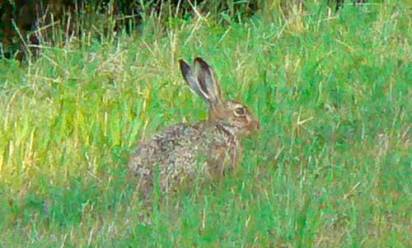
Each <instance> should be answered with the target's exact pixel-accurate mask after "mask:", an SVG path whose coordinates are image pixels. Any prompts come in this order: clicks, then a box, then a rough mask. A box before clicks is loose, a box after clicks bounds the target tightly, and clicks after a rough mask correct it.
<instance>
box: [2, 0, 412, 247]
mask: <svg viewBox="0 0 412 248" xmlns="http://www.w3.org/2000/svg"><path fill="white" fill-rule="evenodd" d="M272 20H273V21H272V22H269V20H268V19H267V18H265V17H264V16H262V15H257V16H255V17H253V18H251V19H250V20H248V21H246V22H243V23H235V22H234V23H229V24H226V25H221V24H218V22H217V21H215V20H214V19H213V18H209V17H202V18H194V19H186V20H182V19H171V20H170V22H169V24H168V26H169V28H168V29H160V28H158V26H157V25H156V21H155V19H153V18H152V19H148V20H146V23H145V26H144V29H143V32H142V33H141V34H136V35H134V36H126V35H124V36H120V37H119V38H118V39H117V40H108V41H105V40H100V41H95V40H93V39H89V38H87V37H84V38H83V39H82V40H80V42H81V43H82V46H78V45H77V44H78V43H77V42H72V43H68V44H66V45H65V46H64V47H62V48H58V47H49V48H45V49H44V52H43V54H42V55H41V56H40V57H39V58H38V59H37V60H36V61H32V62H30V63H28V64H27V65H20V64H19V63H18V62H16V61H13V60H3V61H0V79H1V80H0V216H1V218H0V247H27V246H31V247H57V246H67V247H85V246H93V247H94V246H98V247H112V246H113V247H128V246H132V247H134V246H141V247H146V246H149V247H150V246H155V247H170V246H177V247H192V246H205V247H206V246H207V247H209V246H215V247H220V246H223V247H242V246H246V247H282V246H283V247H285V246H286V247H313V246H314V247H339V246H344V247H359V246H362V247H363V246H365V247H410V246H412V234H411V233H412V205H411V202H412V152H411V151H412V145H411V142H412V140H411V139H412V137H411V132H412V131H411V127H412V114H411V113H412V101H411V100H410V99H412V90H411V89H412V88H411V84H412V62H411V61H412V47H411V41H412V34H411V32H410V30H411V28H412V19H411V15H410V8H409V9H408V5H406V4H403V3H395V2H388V3H386V4H370V5H367V6H363V7H352V6H349V5H348V6H346V7H345V8H343V9H342V10H341V11H340V12H339V14H337V15H328V14H327V10H326V9H325V8H324V6H323V7H322V6H320V5H318V4H313V5H309V6H308V9H307V11H306V14H305V15H304V16H301V15H296V13H291V14H289V16H288V19H282V18H273V19H272ZM195 56H203V57H204V58H205V59H206V60H207V61H209V62H210V63H211V64H212V65H214V67H215V70H216V71H217V74H218V76H219V78H220V80H221V82H222V85H223V88H224V92H225V94H226V96H227V97H229V98H236V99H239V100H241V101H242V102H244V103H246V104H247V105H248V106H250V108H251V109H252V110H253V111H254V112H255V113H256V115H257V116H258V118H259V119H260V121H261V131H260V133H259V134H258V135H256V136H255V137H251V138H249V139H246V140H244V142H243V143H244V147H245V154H244V155H245V156H244V159H243V162H242V166H241V169H240V171H239V173H238V174H237V175H229V176H227V177H225V178H224V180H222V181H219V182H214V183H210V185H206V186H202V187H200V186H199V185H195V186H194V187H193V188H192V189H191V190H186V191H183V192H179V193H178V194H175V195H155V196H154V200H153V202H152V204H153V205H152V208H151V210H148V209H147V207H146V206H144V205H143V204H142V201H141V199H139V197H138V195H137V194H136V193H135V191H134V185H133V184H132V183H131V182H130V181H129V180H128V178H127V168H126V167H127V159H128V154H129V153H130V152H131V151H132V150H133V149H134V148H135V145H136V144H137V142H138V140H139V139H140V138H142V137H150V136H151V135H152V134H154V133H155V132H156V130H159V129H162V128H164V127H166V126H168V125H171V124H173V123H178V122H182V121H186V122H194V121H197V120H199V119H204V118H206V106H205V104H204V103H203V102H202V101H201V100H200V99H198V98H197V97H196V96H194V95H193V94H192V93H191V92H190V90H189V89H188V87H186V86H185V83H184V82H183V80H182V78H181V75H180V72H179V71H178V64H177V60H178V59H179V58H185V59H192V58H193V57H195ZM147 211H150V213H149V216H150V219H151V224H148V223H145V222H142V221H141V219H142V217H141V215H142V214H143V213H145V212H147Z"/></svg>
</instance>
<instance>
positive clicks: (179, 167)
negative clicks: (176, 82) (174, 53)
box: [128, 58, 259, 194]
mask: <svg viewBox="0 0 412 248" xmlns="http://www.w3.org/2000/svg"><path fill="white" fill-rule="evenodd" d="M180 65H181V70H182V75H183V77H184V78H185V80H186V82H187V83H188V84H189V86H190V87H191V88H192V90H194V91H195V92H196V93H197V94H198V95H199V96H201V97H202V98H204V99H205V100H206V102H207V103H208V104H209V118H208V120H206V121H203V122H198V123H196V124H178V125H175V126H172V127H169V128H167V129H165V130H164V131H163V132H161V133H159V134H157V135H155V136H154V137H153V138H152V139H150V140H147V141H143V142H142V143H141V144H140V145H139V146H138V148H137V149H136V151H135V152H134V153H133V154H132V156H131V157H130V160H129V164H128V166H129V170H130V172H131V173H132V174H133V175H134V176H136V177H137V178H138V181H139V183H138V184H139V189H140V190H141V191H143V192H144V193H145V194H146V193H148V192H150V191H151V190H152V189H153V184H154V182H155V178H156V176H158V178H159V181H160V190H161V191H162V192H169V191H174V190H176V189H178V188H179V186H180V185H182V184H189V185H190V183H191V182H193V180H195V179H196V178H200V179H204V178H216V177H221V176H223V174H224V172H225V171H227V170H228V169H235V168H236V167H237V166H238V162H239V160H240V156H241V146H240V143H239V139H240V137H241V136H244V135H249V134H250V133H251V131H254V130H256V129H257V128H258V127H259V122H258V121H257V120H256V119H254V118H253V116H252V114H251V113H250V112H249V110H248V109H247V108H246V107H245V106H243V105H242V104H240V103H239V102H235V101H223V99H222V97H221V94H220V88H219V83H218V82H217V81H216V79H215V76H214V72H213V70H212V69H211V67H210V66H209V65H208V64H207V63H206V62H204V61H203V60H202V59H200V58H196V59H195V66H198V67H200V69H198V70H197V71H196V73H197V74H196V75H195V76H194V75H193V74H194V73H193V72H192V70H191V68H190V66H189V65H187V64H186V63H185V62H184V61H180ZM239 109H241V111H240V110H239ZM235 110H238V112H236V113H237V114H235ZM239 111H240V112H239Z"/></svg>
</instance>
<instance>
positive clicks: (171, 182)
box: [129, 122, 240, 191]
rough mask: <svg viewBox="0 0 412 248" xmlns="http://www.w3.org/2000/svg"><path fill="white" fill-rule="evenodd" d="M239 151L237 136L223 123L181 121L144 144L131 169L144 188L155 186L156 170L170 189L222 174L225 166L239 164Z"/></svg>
mask: <svg viewBox="0 0 412 248" xmlns="http://www.w3.org/2000/svg"><path fill="white" fill-rule="evenodd" d="M239 153H240V146H238V145H237V138H236V137H235V136H233V135H231V134H230V133H228V132H226V131H225V130H224V129H223V127H221V126H220V125H219V124H216V123H209V122H200V123H197V124H195V125H187V124H178V125H175V126H172V127H169V128H168V129H166V130H164V132H162V133H160V134H157V135H155V136H154V137H153V139H151V140H150V141H149V142H147V143H143V144H142V145H140V146H139V148H138V149H137V150H136V152H135V153H134V154H133V156H132V158H131V160H130V162H129V168H130V169H131V171H132V172H133V173H134V174H135V175H136V176H137V177H139V178H140V182H139V183H140V186H141V187H142V189H143V190H144V191H148V190H150V189H152V186H153V185H152V184H153V177H154V173H156V172H157V173H159V178H160V179H159V180H160V188H161V190H162V191H170V190H174V189H176V188H177V187H178V186H179V185H181V184H182V183H188V182H190V181H192V180H194V179H195V178H196V177H199V176H200V177H216V176H222V175H223V172H224V170H225V169H227V168H233V167H235V166H236V163H235V161H234V156H236V154H239ZM156 167H157V168H156Z"/></svg>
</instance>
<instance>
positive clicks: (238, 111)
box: [235, 107, 245, 116]
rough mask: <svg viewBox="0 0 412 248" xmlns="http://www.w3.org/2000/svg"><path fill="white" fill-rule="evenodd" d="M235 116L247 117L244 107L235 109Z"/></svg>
mask: <svg viewBox="0 0 412 248" xmlns="http://www.w3.org/2000/svg"><path fill="white" fill-rule="evenodd" d="M235 115H237V116H241V115H245V108H244V107H239V108H236V109H235Z"/></svg>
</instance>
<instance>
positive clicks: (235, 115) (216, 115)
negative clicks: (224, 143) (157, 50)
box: [179, 58, 259, 136]
mask: <svg viewBox="0 0 412 248" xmlns="http://www.w3.org/2000/svg"><path fill="white" fill-rule="evenodd" d="M179 62H180V70H181V71H182V75H183V78H184V79H185V81H186V82H187V83H188V84H189V86H190V88H191V89H192V90H193V91H194V92H196V94H198V95H199V96H200V97H202V98H203V99H204V100H205V101H206V102H207V103H208V105H209V121H212V122H216V123H218V124H219V125H221V126H222V127H223V128H224V129H225V130H226V131H228V132H230V133H231V134H233V135H240V136H242V135H248V134H250V133H252V132H253V131H255V130H257V129H259V121H258V120H257V119H256V118H255V117H254V116H253V115H252V113H251V112H250V111H249V109H248V108H247V107H246V106H245V105H243V104H241V103H240V102H237V101H232V100H224V99H223V97H222V94H221V90H220V85H219V82H218V80H217V78H216V75H215V73H214V71H213V69H212V67H210V66H209V65H208V64H207V63H206V62H205V61H204V60H203V59H201V58H196V59H195V61H194V66H193V70H192V68H191V67H190V65H188V64H187V63H186V62H185V61H184V60H180V61H179Z"/></svg>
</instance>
